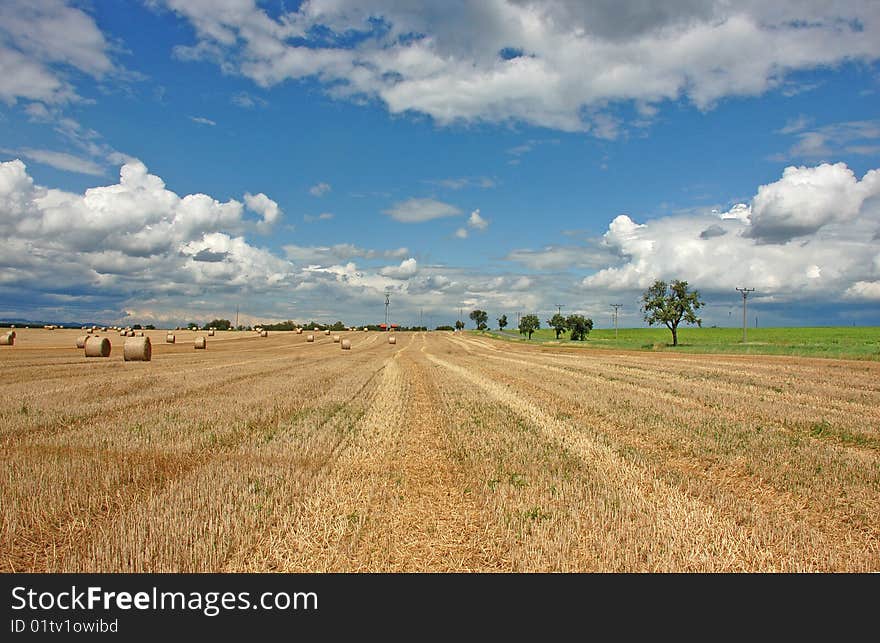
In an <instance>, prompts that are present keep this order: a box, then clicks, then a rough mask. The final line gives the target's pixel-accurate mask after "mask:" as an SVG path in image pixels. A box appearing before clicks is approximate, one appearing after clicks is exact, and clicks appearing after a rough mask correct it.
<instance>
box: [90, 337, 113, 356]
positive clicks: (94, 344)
mask: <svg viewBox="0 0 880 643" xmlns="http://www.w3.org/2000/svg"><path fill="white" fill-rule="evenodd" d="M110 348H111V346H110V340H109V339H107V338H106V337H94V336H92V337H89V338H88V339H87V340H86V345H85V349H86V357H110Z"/></svg>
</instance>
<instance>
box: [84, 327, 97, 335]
mask: <svg viewBox="0 0 880 643" xmlns="http://www.w3.org/2000/svg"><path fill="white" fill-rule="evenodd" d="M94 332H95V329H94V328H86V333H88V334H89V335H91V334H92V333H94Z"/></svg>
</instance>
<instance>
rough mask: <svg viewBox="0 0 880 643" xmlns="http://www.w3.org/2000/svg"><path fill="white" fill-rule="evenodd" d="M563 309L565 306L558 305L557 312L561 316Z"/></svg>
mask: <svg viewBox="0 0 880 643" xmlns="http://www.w3.org/2000/svg"><path fill="white" fill-rule="evenodd" d="M562 308H563V304H556V312H557V313H558V314H560V315H561V314H562Z"/></svg>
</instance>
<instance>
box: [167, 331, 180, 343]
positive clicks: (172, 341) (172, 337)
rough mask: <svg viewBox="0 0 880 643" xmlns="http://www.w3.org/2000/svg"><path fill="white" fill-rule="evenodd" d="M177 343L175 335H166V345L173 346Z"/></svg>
mask: <svg viewBox="0 0 880 643" xmlns="http://www.w3.org/2000/svg"><path fill="white" fill-rule="evenodd" d="M176 341H177V338H176V337H175V336H174V333H168V334H167V335H165V343H166V344H173V343H174V342H176Z"/></svg>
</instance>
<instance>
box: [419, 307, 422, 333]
mask: <svg viewBox="0 0 880 643" xmlns="http://www.w3.org/2000/svg"><path fill="white" fill-rule="evenodd" d="M421 327H422V309H421V308H419V328H421Z"/></svg>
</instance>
